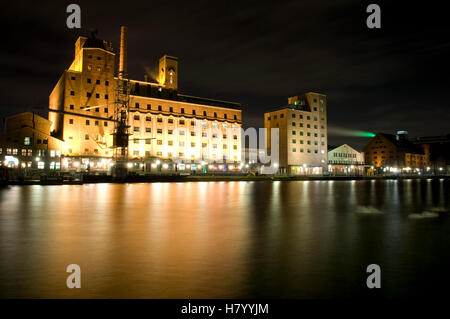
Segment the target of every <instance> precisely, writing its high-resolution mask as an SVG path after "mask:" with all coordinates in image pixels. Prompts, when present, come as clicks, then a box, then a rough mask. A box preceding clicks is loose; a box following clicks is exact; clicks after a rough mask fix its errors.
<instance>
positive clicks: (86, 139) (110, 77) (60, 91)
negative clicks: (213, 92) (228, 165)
mask: <svg viewBox="0 0 450 319" xmlns="http://www.w3.org/2000/svg"><path fill="white" fill-rule="evenodd" d="M125 32H126V29H125ZM126 54H127V52H126V33H125V45H123V47H121V55H123V56H122V57H121V60H123V61H124V64H125V65H124V68H125V70H124V73H125V74H126ZM158 69H159V76H158V82H156V81H155V82H152V81H148V80H144V81H139V80H133V79H129V80H127V81H129V82H128V85H129V104H128V105H129V108H128V125H129V133H130V138H129V146H128V155H129V158H135V159H146V158H161V159H166V160H172V159H175V158H176V159H179V160H183V161H185V162H189V161H192V160H196V161H205V162H221V161H224V160H225V161H227V162H235V163H237V162H240V160H241V124H242V110H241V105H240V104H239V103H232V102H225V101H218V100H212V99H206V98H199V97H193V96H188V95H184V94H180V93H178V59H177V58H176V57H171V56H167V55H165V56H163V57H162V58H161V59H160V60H159V67H158ZM118 81H119V79H118V77H117V76H116V73H115V53H114V51H113V49H112V45H111V43H109V42H106V41H103V40H99V39H96V38H94V37H92V38H87V37H82V36H81V37H79V38H78V40H77V41H76V43H75V57H74V60H73V62H72V64H71V65H70V67H69V69H68V70H66V71H64V73H63V74H62V76H61V78H60V79H59V81H58V83H57V84H56V86H55V88H54V89H53V91H52V92H51V94H50V101H49V104H50V105H49V120H50V121H51V122H52V126H51V133H52V135H53V136H55V137H57V138H59V139H61V140H63V141H64V143H63V146H62V150H61V152H62V154H63V155H65V156H75V157H78V156H79V157H112V156H113V155H114V148H113V143H114V141H113V132H114V125H115V123H114V110H115V96H116V88H117V84H118V83H119V82H118Z"/></svg>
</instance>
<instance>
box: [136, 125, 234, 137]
mask: <svg viewBox="0 0 450 319" xmlns="http://www.w3.org/2000/svg"><path fill="white" fill-rule="evenodd" d="M133 131H134V132H136V133H138V132H140V127H139V126H135V127H134V128H133ZM151 131H152V130H151V128H150V127H146V128H145V132H146V133H151ZM156 133H157V134H163V129H162V128H158V129H156ZM167 134H169V135H172V134H173V130H167ZM178 135H181V136H184V135H185V131H183V130H180V131H179V132H178ZM190 135H191V136H196V132H194V131H190ZM202 137H208V134H207V132H202ZM212 137H213V138H217V137H218V134H217V133H213V134H212ZM222 137H223V138H224V139H226V138H227V135H226V134H223V135H222ZM233 139H235V140H237V139H238V137H237V135H233Z"/></svg>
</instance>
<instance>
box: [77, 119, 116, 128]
mask: <svg viewBox="0 0 450 319" xmlns="http://www.w3.org/2000/svg"><path fill="white" fill-rule="evenodd" d="M73 123H74V122H73V119H69V124H73ZM85 123H86V125H87V126H89V125H91V120H86V122H85ZM99 124H100V122H99V121H94V126H99ZM103 126H105V127H107V126H108V122H103Z"/></svg>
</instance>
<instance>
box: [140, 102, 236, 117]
mask: <svg viewBox="0 0 450 319" xmlns="http://www.w3.org/2000/svg"><path fill="white" fill-rule="evenodd" d="M134 107H135V108H137V109H139V108H140V104H139V102H136V103H134ZM147 110H151V104H147ZM157 110H158V111H160V112H163V107H162V105H158V108H157ZM164 111H167V110H164ZM168 111H169V112H170V113H173V107H172V106H169V110H168ZM180 113H181V114H187V113H185V110H184V107H182V108H180ZM202 114H203V116H205V117H206V116H208V115H207V112H206V111H203V113H202ZM192 115H197V111H196V110H192ZM213 117H214V118H217V112H213ZM223 118H224V119H228V115H227V114H226V113H225V114H223ZM233 119H234V120H237V115H236V114H233Z"/></svg>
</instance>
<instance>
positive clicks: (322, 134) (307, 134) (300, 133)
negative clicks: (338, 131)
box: [292, 131, 325, 137]
mask: <svg viewBox="0 0 450 319" xmlns="http://www.w3.org/2000/svg"><path fill="white" fill-rule="evenodd" d="M296 134H297V131H292V135H296ZM298 134H299V135H300V136H303V134H304V133H303V131H298ZM306 136H311V132H306ZM314 137H318V134H317V133H314ZM320 137H325V134H324V133H321V134H320Z"/></svg>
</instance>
